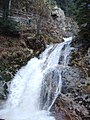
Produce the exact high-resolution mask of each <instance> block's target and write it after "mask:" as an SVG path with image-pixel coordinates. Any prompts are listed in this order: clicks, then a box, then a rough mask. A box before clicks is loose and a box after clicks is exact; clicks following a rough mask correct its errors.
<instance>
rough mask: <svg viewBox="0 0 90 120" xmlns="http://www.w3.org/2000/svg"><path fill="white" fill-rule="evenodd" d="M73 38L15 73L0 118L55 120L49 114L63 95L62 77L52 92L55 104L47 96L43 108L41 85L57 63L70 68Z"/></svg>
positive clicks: (55, 46)
mask: <svg viewBox="0 0 90 120" xmlns="http://www.w3.org/2000/svg"><path fill="white" fill-rule="evenodd" d="M71 39H72V38H71V37H70V38H67V39H66V38H64V42H62V43H60V44H55V45H50V46H48V47H47V49H46V50H45V51H44V52H43V53H42V54H41V55H40V58H39V59H38V58H32V59H31V60H30V61H29V62H28V63H27V65H26V66H24V67H22V68H21V69H20V70H19V71H18V72H17V73H16V75H15V77H14V79H13V80H12V82H11V86H10V94H9V97H8V100H7V102H6V104H5V105H4V106H3V109H2V110H0V118H2V119H5V120H55V118H54V117H52V116H51V115H50V112H49V111H50V109H51V107H52V105H53V103H54V102H55V100H56V98H57V96H58V95H59V94H60V91H61V85H62V81H61V75H59V83H58V85H57V88H56V90H55V92H54V93H53V94H54V96H53V98H52V101H51V102H50V101H49V100H50V99H49V94H48V99H47V101H46V103H45V104H44V106H43V107H42V109H41V107H40V98H41V97H42V96H40V95H41V91H42V90H41V89H42V88H43V87H42V82H44V81H43V80H44V79H43V77H44V76H45V74H46V73H48V71H49V69H53V68H54V67H56V66H57V65H58V64H61V65H63V66H66V65H67V63H68V59H67V58H68V55H69V54H70V51H71V50H72V48H71V47H70V42H71ZM49 92H50V90H49ZM43 94H44V93H43ZM47 103H49V104H47Z"/></svg>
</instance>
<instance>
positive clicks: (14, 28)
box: [0, 18, 20, 37]
mask: <svg viewBox="0 0 90 120" xmlns="http://www.w3.org/2000/svg"><path fill="white" fill-rule="evenodd" d="M0 33H1V34H5V35H9V36H14V37H19V36H20V29H19V27H18V24H17V22H15V21H12V20H9V19H8V20H6V21H4V20H3V19H2V18H1V19H0Z"/></svg>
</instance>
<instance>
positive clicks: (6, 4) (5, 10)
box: [3, 0, 10, 21]
mask: <svg viewBox="0 0 90 120" xmlns="http://www.w3.org/2000/svg"><path fill="white" fill-rule="evenodd" d="M9 1H10V0H4V1H3V20H5V21H6V20H7V19H8V14H9Z"/></svg>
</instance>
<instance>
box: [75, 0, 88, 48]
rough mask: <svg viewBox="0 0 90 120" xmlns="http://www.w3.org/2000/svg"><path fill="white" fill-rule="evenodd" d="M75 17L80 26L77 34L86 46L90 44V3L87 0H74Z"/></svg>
mask: <svg viewBox="0 0 90 120" xmlns="http://www.w3.org/2000/svg"><path fill="white" fill-rule="evenodd" d="M75 2H76V6H77V9H78V12H77V16H76V19H77V21H78V24H79V26H80V32H79V36H80V39H81V40H82V43H83V45H85V47H86V48H88V47H89V46H90V6H89V5H90V4H89V0H76V1H75Z"/></svg>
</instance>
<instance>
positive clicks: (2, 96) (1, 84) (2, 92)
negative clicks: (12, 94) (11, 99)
mask: <svg viewBox="0 0 90 120" xmlns="http://www.w3.org/2000/svg"><path fill="white" fill-rule="evenodd" d="M7 96H8V86H7V83H6V82H5V81H4V80H3V78H2V77H1V76H0V100H6V99H7Z"/></svg>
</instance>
